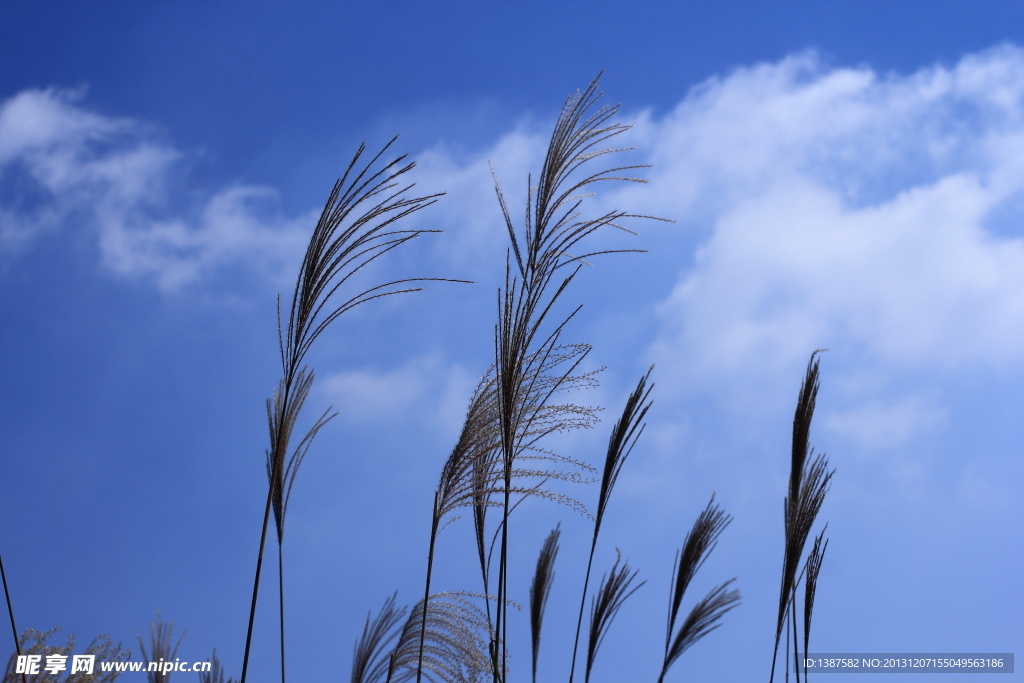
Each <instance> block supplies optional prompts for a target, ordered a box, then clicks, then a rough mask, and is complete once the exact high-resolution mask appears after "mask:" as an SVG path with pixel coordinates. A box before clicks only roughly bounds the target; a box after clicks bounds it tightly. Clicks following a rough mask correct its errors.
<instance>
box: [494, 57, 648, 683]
mask: <svg viewBox="0 0 1024 683" xmlns="http://www.w3.org/2000/svg"><path fill="white" fill-rule="evenodd" d="M599 79H600V76H598V78H595V79H594V80H593V81H592V82H591V84H590V85H589V86H588V87H587V89H586V90H585V91H583V92H582V93H581V92H577V93H575V94H573V95H570V96H569V97H568V98H567V99H566V102H565V105H564V106H563V108H562V111H561V113H560V114H559V116H558V120H557V122H556V123H555V129H554V132H553V133H552V136H551V141H550V143H549V145H548V150H547V155H546V157H545V159H544V164H543V167H542V169H541V173H540V176H539V177H538V179H537V185H536V187H535V188H534V187H533V179H532V177H531V178H530V180H529V186H530V191H529V192H528V193H527V198H526V212H525V225H524V228H523V232H522V238H520V237H519V236H518V235H517V230H516V227H515V225H514V223H513V220H512V216H511V214H510V212H509V210H508V206H507V204H506V202H505V198H504V195H503V193H502V191H501V186H500V184H499V183H498V181H497V178H495V191H496V193H497V195H498V202H499V205H500V207H501V212H502V216H503V218H504V220H505V226H506V229H507V231H508V235H509V240H510V249H509V252H508V254H507V256H506V260H505V282H504V285H503V287H502V288H501V290H500V291H499V294H498V324H497V325H496V327H495V368H496V372H497V395H498V413H499V424H500V433H501V468H502V474H503V482H502V489H503V490H502V501H501V505H502V524H501V526H500V528H501V549H500V556H499V557H500V561H499V566H498V586H497V603H496V609H497V616H496V621H495V631H496V636H497V638H496V640H498V641H501V642H504V640H505V638H504V634H505V632H506V630H507V611H505V609H504V605H505V601H506V597H507V577H506V569H507V564H508V555H507V553H508V513H509V508H510V496H511V494H512V488H513V485H512V477H513V470H514V468H515V462H516V460H517V459H518V458H520V457H521V456H522V455H523V453H524V450H525V446H526V444H525V443H524V437H523V435H524V434H530V433H532V428H531V424H530V422H531V420H533V419H535V417H536V415H537V414H538V413H537V412H527V413H524V412H523V410H522V409H521V407H522V402H521V400H520V396H521V395H522V392H523V391H526V392H527V393H530V392H532V390H533V387H532V386H531V384H530V377H529V369H528V368H529V363H528V359H530V358H534V359H536V360H535V361H534V362H540V363H544V362H546V360H547V358H548V357H550V356H551V355H552V354H553V353H554V350H555V349H556V348H558V347H559V344H560V342H559V338H560V335H561V333H562V330H563V329H564V327H565V325H566V324H567V322H568V321H569V320H570V319H571V318H572V317H573V316H574V315H575V313H576V311H578V310H579V309H578V308H577V309H575V310H574V311H572V312H571V313H569V314H568V315H567V316H565V317H562V318H561V319H560V320H558V321H557V322H555V323H553V324H550V325H549V317H550V315H551V312H552V310H553V307H554V306H555V304H556V303H557V302H558V300H559V299H560V298H561V297H562V295H563V294H564V293H565V291H566V289H567V288H568V286H569V284H570V283H571V282H572V280H573V279H574V278H575V276H576V274H577V273H578V272H579V268H580V267H581V264H583V263H585V259H586V258H589V257H591V256H594V255H597V254H598V253H607V252H604V251H602V252H593V253H577V254H573V253H572V252H574V251H575V250H576V247H577V246H578V245H579V244H580V242H581V241H582V240H584V239H585V238H586V237H588V236H589V235H591V234H592V233H594V232H595V231H597V230H599V229H601V228H603V227H605V226H614V227H618V228H620V229H623V230H626V231H627V232H632V231H631V230H628V229H627V228H625V227H624V226H622V225H621V224H620V223H619V221H621V220H622V219H625V218H634V217H638V216H634V215H632V214H628V213H626V212H623V211H611V212H607V213H605V214H602V215H600V216H597V217H594V218H584V217H582V215H581V213H580V211H579V209H580V206H581V204H582V201H583V199H584V198H585V197H586V196H587V194H586V193H587V192H589V191H590V189H591V188H590V187H589V186H590V185H592V184H594V183H597V182H601V181H606V180H625V181H636V182H643V181H640V180H638V179H636V178H632V177H628V176H622V175H618V174H620V173H622V172H625V171H630V170H634V169H636V168H640V167H638V166H624V167H617V168H608V169H605V170H599V171H596V172H585V171H583V168H584V166H587V167H588V168H589V164H590V163H591V162H593V161H594V160H595V159H599V158H601V157H603V156H605V155H607V154H611V153H612V152H615V151H618V150H614V149H607V148H601V147H600V145H602V144H603V143H604V142H606V141H607V140H609V139H611V138H613V137H615V136H616V135H618V134H620V133H622V132H624V131H625V130H627V129H628V126H624V125H622V124H617V123H612V122H611V119H612V118H613V117H614V116H615V114H616V113H617V112H618V107H617V106H604V107H601V108H600V109H597V110H596V111H593V107H594V105H595V104H596V102H597V100H598V99H599V98H600V96H601V93H600V92H598V89H597V87H598V81H599ZM561 273H566V274H565V275H564V276H562V277H561V278H559V275H560V274H561ZM579 361H582V357H581V358H580V359H579ZM579 361H577V363H578V362H579ZM574 368H575V365H573V366H571V367H570V368H569V369H568V370H567V371H566V373H565V375H564V376H565V377H568V376H569V375H570V374H571V373H572V372H573V370H574ZM524 387H525V389H524ZM557 387H558V383H557V381H556V383H555V384H554V385H553V386H552V388H551V390H550V391H548V392H546V393H542V395H541V404H540V405H543V404H544V403H546V402H547V397H548V396H550V394H551V393H554V391H555V390H556V389H557ZM540 414H543V413H540ZM503 661H504V652H502V654H501V656H498V654H497V653H494V657H493V663H494V672H493V680H494V681H495V682H497V681H499V680H504V678H505V675H504V668H503V664H502V662H503ZM499 667H500V669H499Z"/></svg>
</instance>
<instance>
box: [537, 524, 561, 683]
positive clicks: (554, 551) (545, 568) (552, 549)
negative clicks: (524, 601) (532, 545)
mask: <svg viewBox="0 0 1024 683" xmlns="http://www.w3.org/2000/svg"><path fill="white" fill-rule="evenodd" d="M560 535H561V531H560V529H559V527H558V526H556V527H555V528H554V529H552V530H551V533H550V534H548V537H547V538H546V539H545V540H544V545H543V546H541V549H540V555H539V556H538V557H537V570H536V571H535V572H534V574H533V583H532V584H530V635H531V643H532V645H533V681H534V683H537V658H538V656H539V655H540V629H541V625H542V624H543V622H544V609H545V608H546V607H547V605H548V596H549V595H550V594H551V584H552V583H553V582H554V580H555V558H556V557H557V556H558V537H559V536H560Z"/></svg>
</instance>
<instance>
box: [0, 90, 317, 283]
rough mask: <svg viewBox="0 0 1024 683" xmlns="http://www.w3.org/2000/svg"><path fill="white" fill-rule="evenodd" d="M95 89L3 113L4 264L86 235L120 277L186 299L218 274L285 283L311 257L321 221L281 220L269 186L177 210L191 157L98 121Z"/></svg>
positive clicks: (121, 125) (0, 247) (148, 133)
mask: <svg viewBox="0 0 1024 683" xmlns="http://www.w3.org/2000/svg"><path fill="white" fill-rule="evenodd" d="M84 95H85V91H84V90H82V89H79V90H73V91H72V90H58V89H47V90H29V91H25V92H22V93H19V94H17V95H15V96H14V97H11V98H10V99H8V100H6V101H4V102H3V103H0V180H2V181H3V183H2V184H3V188H4V190H3V193H2V194H0V255H4V256H6V257H7V258H12V257H15V256H17V255H18V254H21V253H24V251H25V250H26V249H29V248H31V246H32V244H33V243H34V242H35V241H36V240H38V239H41V238H43V237H44V236H45V235H49V234H54V233H59V232H62V231H70V230H77V229H81V228H82V227H83V226H85V227H87V228H88V229H89V230H90V231H91V234H92V235H94V236H95V243H96V244H97V245H98V248H99V254H100V257H101V260H102V263H103V264H104V266H105V267H106V268H107V269H108V270H109V271H110V272H112V273H114V274H117V275H121V276H129V277H135V278H141V279H144V280H148V281H152V282H153V283H155V284H156V285H157V286H159V287H160V288H161V289H164V290H176V289H180V288H181V287H183V286H185V285H188V284H190V283H193V282H196V281H198V280H200V279H201V278H203V277H204V276H205V275H207V274H209V273H211V272H213V271H214V270H216V269H217V268H219V267H223V266H226V265H238V264H241V265H243V266H244V267H246V268H257V269H260V270H261V271H262V272H264V273H266V272H268V271H269V272H270V273H271V274H274V273H277V272H279V271H280V270H281V268H283V267H284V264H286V263H287V264H291V263H292V262H294V261H295V259H296V258H297V255H298V254H300V253H301V251H300V250H301V248H302V245H303V241H304V233H305V231H306V230H308V226H309V225H310V221H311V220H315V215H313V214H312V213H311V214H310V215H306V216H300V217H295V218H288V217H283V216H281V215H279V214H278V213H277V212H275V210H274V209H275V200H276V195H275V193H274V192H273V190H271V189H269V188H265V187H253V186H233V187H226V188H221V189H219V190H217V191H214V192H211V193H210V194H209V198H208V199H207V200H206V201H205V202H204V203H203V204H202V205H200V206H174V207H170V208H168V206H167V201H166V199H167V195H168V185H169V184H170V183H172V181H173V178H174V172H175V166H176V164H178V163H180V162H181V160H182V158H183V157H184V156H185V155H184V154H183V153H182V152H180V151H179V150H177V149H175V148H174V147H172V146H170V145H168V144H167V143H165V142H164V141H162V140H161V136H160V135H159V134H158V132H157V131H156V130H155V129H153V128H152V127H151V126H147V125H145V124H144V123H141V122H138V121H134V120H131V119H126V118H115V117H110V116H105V115H103V114H98V113H96V112H93V111H89V110H88V109H87V108H86V107H85V106H84V104H83V99H84Z"/></svg>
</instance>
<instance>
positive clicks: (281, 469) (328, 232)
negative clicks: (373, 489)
mask: <svg viewBox="0 0 1024 683" xmlns="http://www.w3.org/2000/svg"><path fill="white" fill-rule="evenodd" d="M394 141H395V138H393V139H392V140H391V141H390V142H388V144H387V145H385V146H384V148H383V149H381V151H380V152H378V153H377V154H376V155H375V156H374V157H373V158H372V159H371V160H370V161H369V162H368V163H365V164H363V165H360V164H361V160H362V157H363V154H364V152H365V151H366V147H365V145H361V146H360V147H359V149H358V150H357V151H356V153H355V155H354V156H353V157H352V161H351V162H350V163H349V165H348V168H346V169H345V172H344V174H343V175H342V177H341V178H340V179H339V180H338V181H337V182H336V183H335V184H334V188H333V189H332V190H331V194H330V196H329V197H328V198H327V203H326V204H325V205H324V210H323V212H322V213H321V214H320V219H319V221H318V222H317V225H316V228H315V229H314V230H313V235H312V237H311V238H310V241H309V246H308V247H307V249H306V254H305V256H304V257H303V260H302V266H301V268H300V269H299V275H298V277H297V279H296V282H295V289H294V291H293V293H292V300H291V307H290V309H289V312H288V318H287V324H283V323H282V319H281V299H280V297H278V304H277V309H278V310H277V317H278V349H279V351H280V355H281V369H282V375H281V381H280V384H279V385H278V391H277V393H276V395H275V396H274V398H273V399H272V401H271V404H272V405H271V407H272V413H271V415H270V416H269V421H270V435H271V443H270V448H269V450H268V464H269V466H270V467H269V472H268V475H269V479H270V481H269V486H268V490H267V505H266V509H265V511H264V515H263V530H262V533H261V536H260V548H259V554H258V555H257V558H256V575H255V578H254V580H253V591H252V603H251V605H250V609H249V627H248V629H247V631H246V636H245V655H244V658H243V660H242V678H241V683H245V680H246V674H247V672H248V666H249V651H250V647H251V644H252V631H253V624H254V621H255V619H256V603H257V598H258V596H259V586H260V576H261V572H262V568H263V552H264V549H265V547H266V540H267V527H268V526H269V522H270V511H271V508H272V507H273V506H274V502H275V499H276V498H277V499H280V500H281V501H282V503H281V506H280V510H281V513H283V512H284V505H285V503H284V500H285V499H286V488H288V489H290V486H291V482H290V481H289V483H287V484H286V483H285V479H286V478H285V470H286V467H287V465H286V462H290V463H291V464H292V465H293V466H294V467H293V469H292V473H291V474H292V477H291V479H292V480H293V479H294V472H295V470H297V468H298V464H299V463H300V462H301V457H302V455H304V454H305V449H306V448H308V447H309V441H310V440H311V439H312V438H313V436H314V435H315V434H316V432H317V431H318V430H319V428H320V427H322V426H323V423H324V422H325V421H326V420H327V419H328V418H327V413H324V416H323V417H321V418H320V420H318V421H317V422H316V423H315V424H314V427H313V428H312V429H311V430H310V432H308V433H307V435H306V437H305V438H304V439H303V443H302V444H300V446H299V448H298V449H297V450H296V453H297V454H300V455H299V457H298V458H297V459H296V457H293V458H292V460H290V461H289V460H288V457H287V454H288V452H289V450H290V445H289V443H290V438H291V434H292V430H293V428H294V425H295V422H296V418H297V416H298V414H299V409H300V408H301V404H302V403H303V401H304V400H305V398H306V396H307V395H308V392H309V384H310V383H311V382H312V377H313V375H312V371H307V370H306V368H305V366H304V365H303V363H304V361H305V358H306V354H307V353H308V352H309V350H310V348H311V346H312V344H313V342H315V341H316V340H317V339H318V338H319V337H320V335H321V334H323V332H324V330H326V329H327V327H328V326H329V325H330V324H331V323H333V322H334V321H335V320H337V319H338V317H339V316H341V315H342V314H344V313H346V312H347V311H350V310H352V309H353V308H355V307H356V306H359V305H361V304H364V303H366V302H368V301H372V300H373V299H378V298H380V297H384V296H390V295H392V294H401V293H405V292H413V291H418V290H419V289H421V287H418V286H415V284H416V283H420V282H425V281H428V280H438V279H440V278H412V279H400V280H391V281H388V282H385V283H383V284H379V285H376V286H372V287H369V288H368V289H363V290H361V291H359V292H358V293H357V294H355V295H353V296H348V298H343V299H341V300H340V302H339V301H338V297H337V295H338V293H339V292H340V291H341V288H342V286H343V285H346V284H347V283H348V282H349V281H350V280H351V279H352V278H353V277H354V276H355V275H356V274H357V273H359V272H360V271H362V270H363V269H364V268H366V267H367V266H368V265H370V264H371V263H372V262H373V261H375V260H377V259H378V258H380V257H381V256H383V255H385V254H387V253H388V252H390V251H392V250H393V249H397V248H398V247H400V246H402V245H403V244H405V243H407V242H409V241H410V240H412V239H415V238H416V237H418V236H420V235H422V234H424V233H427V232H437V231H436V230H397V229H395V228H394V227H393V226H394V224H395V222H396V221H399V220H402V219H403V218H406V217H407V216H409V215H411V214H413V213H415V212H417V211H419V210H421V209H423V208H425V207H427V206H429V205H430V204H433V203H434V202H435V201H436V200H437V198H438V197H439V196H440V195H438V194H434V195H427V196H422V197H413V196H410V195H409V190H411V189H412V187H413V186H412V184H408V185H404V186H401V185H400V183H399V181H400V180H401V177H402V176H403V175H404V174H405V173H407V172H408V171H410V170H411V169H412V168H413V166H414V164H413V163H411V162H407V161H406V157H405V155H402V156H399V157H398V158H396V159H394V160H393V161H391V162H387V163H382V162H381V159H382V157H383V155H384V154H385V153H386V152H387V151H388V149H390V147H391V145H392V144H393V143H394ZM448 281H449V282H451V281H452V280H448ZM283 523H284V517H283V514H279V515H278V525H279V533H280V531H281V529H282V528H283ZM282 643H283V637H282ZM282 647H283V646H282ZM281 659H282V680H283V679H284V669H283V660H284V652H283V651H282V655H281Z"/></svg>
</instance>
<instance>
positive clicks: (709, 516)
mask: <svg viewBox="0 0 1024 683" xmlns="http://www.w3.org/2000/svg"><path fill="white" fill-rule="evenodd" d="M731 521H732V518H731V517H730V516H729V515H727V514H725V512H723V511H722V510H721V508H719V507H718V506H717V505H715V496H714V495H713V494H712V496H711V501H710V502H708V505H707V507H706V508H704V511H703V512H701V513H700V515H698V517H697V520H696V521H695V522H694V524H693V528H692V529H691V530H690V532H689V533H688V534H687V535H686V540H685V541H683V547H682V548H681V549H680V550H679V551H677V552H676V561H675V566H674V568H673V571H672V585H671V594H670V599H669V610H668V625H667V627H666V629H665V657H664V660H663V661H662V667H661V674H660V675H659V676H658V683H661V681H663V680H664V678H665V674H667V673H668V670H669V668H670V667H671V666H672V664H674V663H675V661H676V660H677V659H679V657H680V656H682V654H683V653H684V652H685V651H686V650H687V649H689V648H690V647H691V646H692V645H693V644H695V643H696V642H697V641H698V640H700V639H701V638H703V637H704V636H705V635H707V634H708V633H710V632H711V631H713V630H715V629H716V628H718V627H719V626H721V623H720V620H721V618H722V617H723V616H724V615H725V614H726V613H727V612H729V611H730V610H731V609H733V608H734V607H736V606H737V605H738V604H739V600H740V593H739V591H737V590H728V588H729V586H730V584H732V582H733V581H735V580H736V579H735V578H733V579H729V580H728V581H726V582H725V583H723V584H721V585H720V586H718V587H716V588H714V589H713V590H711V592H709V593H708V594H707V595H706V596H705V597H704V598H703V599H702V600H701V601H699V602H698V603H697V604H696V605H695V606H694V607H693V609H691V610H690V613H689V615H687V617H686V619H685V620H683V623H682V624H681V625H680V627H679V630H678V631H676V630H675V625H676V621H677V619H678V617H679V610H680V607H681V606H682V602H683V596H684V595H685V593H686V589H687V588H689V585H690V582H691V581H692V580H693V577H694V575H696V573H697V571H698V570H699V569H700V568H701V567H702V566H703V565H704V562H705V561H706V560H707V558H708V556H709V555H710V554H711V551H712V550H714V549H715V546H716V545H718V537H719V536H720V535H721V534H722V531H724V530H725V527H727V526H728V525H729V523H730V522H731ZM673 633H675V637H674V638H673Z"/></svg>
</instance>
